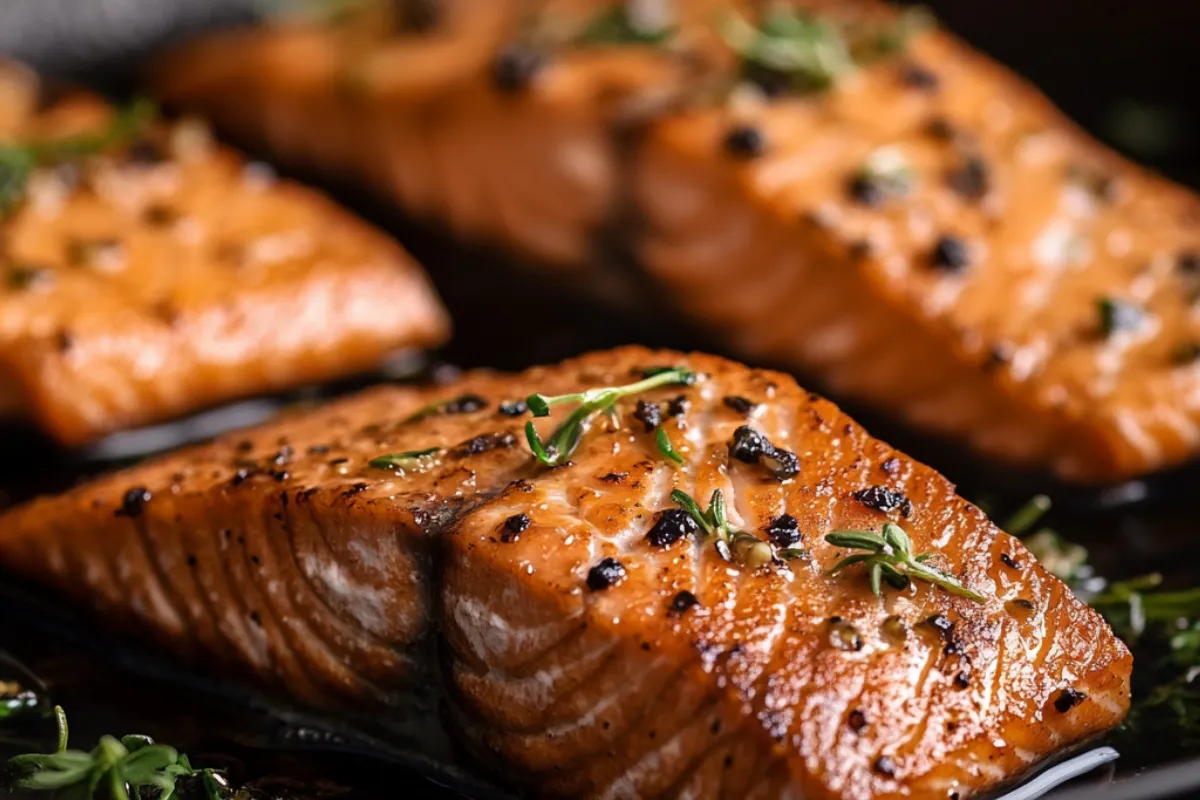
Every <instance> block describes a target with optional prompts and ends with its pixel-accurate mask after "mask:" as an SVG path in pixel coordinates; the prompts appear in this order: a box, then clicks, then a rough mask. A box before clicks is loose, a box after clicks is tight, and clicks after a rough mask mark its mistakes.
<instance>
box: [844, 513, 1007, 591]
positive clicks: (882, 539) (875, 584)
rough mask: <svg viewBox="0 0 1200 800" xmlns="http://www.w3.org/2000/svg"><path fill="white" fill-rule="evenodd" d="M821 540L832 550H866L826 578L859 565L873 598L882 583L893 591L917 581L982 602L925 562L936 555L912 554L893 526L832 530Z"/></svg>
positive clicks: (905, 537) (901, 531)
mask: <svg viewBox="0 0 1200 800" xmlns="http://www.w3.org/2000/svg"><path fill="white" fill-rule="evenodd" d="M825 541H827V542H829V543H830V544H832V545H834V546H835V547H844V548H850V549H854V550H866V551H867V552H865V553H856V554H854V555H850V556H847V557H846V558H843V559H842V560H841V561H839V562H838V563H837V564H836V565H835V566H834V568H833V569H832V570H830V572H829V574H830V575H836V574H838V573H839V572H841V571H842V570H844V569H846V568H848V567H851V566H854V565H855V564H863V565H864V566H866V567H867V575H868V578H869V580H870V583H871V591H872V592H874V594H875V596H876V597H882V596H883V588H882V582H883V581H884V580H886V581H887V583H888V585H890V586H893V587H895V588H903V587H905V586H907V585H908V583H909V581H910V580H914V579H915V580H921V581H925V582H927V583H931V584H933V585H935V586H940V587H941V588H943V589H945V590H946V591H947V592H949V593H950V594H953V595H958V596H959V597H965V598H967V599H968V600H974V601H975V602H977V603H982V602H984V600H985V599H986V598H985V597H984V596H983V595H982V594H980V593H979V592H977V591H975V590H974V589H970V588H968V587H966V586H964V585H963V583H962V581H960V580H959V579H958V578H956V577H954V576H953V575H951V574H950V573H948V572H946V571H945V570H942V569H941V568H939V567H937V566H934V565H933V564H931V563H929V562H930V561H932V560H933V559H934V558H935V557H936V556H937V554H936V553H922V554H920V555H913V552H912V540H911V539H909V538H908V534H907V533H906V532H905V530H904V529H903V528H901V527H900V526H899V525H896V524H895V523H891V522H885V523H884V524H883V531H882V532H881V533H873V532H871V531H854V530H846V531H834V532H833V533H830V534H827V535H826V536H825Z"/></svg>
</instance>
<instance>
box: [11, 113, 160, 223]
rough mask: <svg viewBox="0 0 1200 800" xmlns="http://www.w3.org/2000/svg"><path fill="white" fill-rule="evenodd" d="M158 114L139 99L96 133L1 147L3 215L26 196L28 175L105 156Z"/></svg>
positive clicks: (114, 115) (116, 114)
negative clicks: (41, 168) (43, 169)
mask: <svg viewBox="0 0 1200 800" xmlns="http://www.w3.org/2000/svg"><path fill="white" fill-rule="evenodd" d="M156 113H157V112H156V109H155V106H154V104H153V103H151V102H150V101H149V100H145V99H141V98H139V99H138V100H135V101H133V102H132V103H130V104H129V105H127V106H124V107H123V108H120V109H118V110H117V111H116V113H114V114H113V116H112V119H111V120H110V121H109V123H108V126H107V127H105V128H104V129H102V130H100V131H98V132H96V133H87V134H79V135H77V136H68V137H65V138H60V139H51V140H48V141H43V142H27V143H24V144H0V214H3V213H4V212H6V211H8V210H9V209H11V208H13V207H14V206H15V205H16V204H17V203H18V202H20V200H21V198H22V197H24V196H25V187H26V185H27V184H28V182H29V176H30V175H31V174H32V173H33V171H34V170H35V169H36V168H37V167H39V166H46V165H53V164H61V163H64V162H68V161H73V160H76V159H80V158H84V157H87V156H90V155H96V154H97V153H102V152H104V151H105V150H108V149H110V148H112V147H115V146H117V145H119V144H121V143H123V142H125V141H127V140H128V139H129V138H130V137H132V136H134V135H136V134H137V133H138V132H139V131H140V130H141V129H142V128H143V127H145V126H146V125H147V124H149V123H150V122H151V121H152V120H153V119H154V117H155V115H156Z"/></svg>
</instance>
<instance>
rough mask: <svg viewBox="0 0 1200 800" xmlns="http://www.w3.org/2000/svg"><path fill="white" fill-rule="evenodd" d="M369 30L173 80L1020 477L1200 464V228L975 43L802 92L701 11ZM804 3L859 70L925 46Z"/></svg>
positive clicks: (250, 124) (285, 38) (459, 13)
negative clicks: (657, 296) (876, 41)
mask: <svg viewBox="0 0 1200 800" xmlns="http://www.w3.org/2000/svg"><path fill="white" fill-rule="evenodd" d="M365 5H366V7H367V8H366V10H364V11H361V12H359V14H358V15H351V17H350V19H349V20H348V21H345V20H343V21H341V22H338V23H336V24H335V23H326V24H324V25H320V24H314V23H311V22H309V23H297V22H291V23H287V24H280V25H277V26H274V27H268V28H265V29H262V30H251V31H239V32H236V33H232V34H217V35H214V36H210V37H208V38H204V39H201V40H200V41H198V42H197V43H195V44H194V45H190V46H186V47H184V48H183V49H181V50H179V51H177V52H175V53H172V54H168V56H167V57H165V58H164V59H163V60H162V61H161V62H160V63H159V64H158V65H157V67H156V69H155V73H154V75H153V78H152V83H153V84H154V85H155V86H156V87H157V90H158V91H159V92H160V93H161V94H162V95H163V96H164V97H166V98H168V99H169V100H171V101H173V102H176V103H178V104H180V105H182V106H186V107H192V108H198V109H202V110H203V111H205V112H206V113H209V114H212V115H213V116H214V118H215V119H216V120H217V121H218V122H219V123H220V124H221V125H223V126H225V127H227V128H228V129H229V130H230V131H233V132H235V133H236V134H237V135H239V136H241V137H243V138H246V139H248V140H251V141H255V142H257V143H259V144H261V145H264V146H266V147H269V148H271V149H272V151H273V152H275V153H277V154H278V155H279V157H281V158H283V159H285V160H289V161H302V162H305V163H307V164H315V165H317V166H320V167H323V168H325V169H327V170H329V171H333V172H336V173H338V174H342V175H346V176H350V177H357V178H359V179H361V180H363V181H365V182H367V183H369V184H370V185H372V186H375V187H376V188H377V189H379V190H380V191H381V192H382V193H384V194H385V195H386V196H388V197H390V198H392V199H394V201H395V202H397V203H398V204H400V205H401V206H402V207H403V208H405V209H406V210H407V211H408V212H410V213H412V214H415V215H417V216H419V217H424V218H427V219H432V220H436V221H437V222H439V223H441V224H444V225H447V226H449V227H450V228H451V229H453V230H454V231H456V232H458V233H459V234H461V235H463V236H465V237H470V238H477V239H484V240H487V241H491V242H495V243H498V244H500V245H502V246H503V247H506V248H508V249H511V250H513V251H515V252H519V253H522V254H525V255H527V256H533V257H536V258H538V259H540V260H543V261H546V262H548V263H553V264H555V265H558V266H559V267H560V268H570V269H573V270H574V271H575V272H581V271H584V269H585V267H587V266H588V265H589V264H593V263H596V261H597V259H596V252H597V248H596V246H595V245H596V241H597V239H600V238H602V239H603V240H604V241H605V243H606V244H607V246H608V249H616V250H618V251H623V252H629V253H632V254H634V255H635V257H636V260H637V261H638V263H639V264H640V265H641V266H642V268H643V270H644V272H645V274H646V275H649V276H650V277H651V278H652V279H653V281H654V282H655V283H657V285H658V286H660V287H661V288H662V289H663V290H664V291H663V294H664V296H665V297H666V298H668V299H669V300H670V301H671V303H672V304H673V306H674V307H675V308H676V309H678V310H679V311H681V312H683V313H684V314H685V315H686V316H687V317H688V318H689V319H690V320H691V321H694V322H696V323H699V324H700V325H701V326H702V327H703V329H705V330H707V331H708V332H710V333H711V334H712V339H713V341H720V342H723V343H725V345H726V346H727V347H728V348H729V349H730V350H731V351H732V352H734V353H736V354H738V355H740V356H742V357H745V358H749V359H752V360H754V361H755V362H758V363H772V364H777V365H780V366H783V367H786V368H788V369H791V370H793V371H797V372H800V373H802V374H805V375H810V376H812V377H814V378H815V379H816V380H817V381H818V382H819V383H820V384H821V385H822V386H823V387H824V388H827V389H828V390H830V391H831V392H833V393H834V394H835V395H836V396H838V397H840V398H846V399H848V400H853V401H855V402H858V403H861V404H863V405H864V406H865V407H869V408H871V409H873V410H874V411H877V412H880V413H882V414H885V415H889V416H892V417H894V418H897V419H900V420H903V421H904V422H906V423H907V424H909V425H910V426H912V427H913V428H916V429H919V430H922V431H925V432H928V433H932V434H935V435H938V436H942V437H947V438H950V439H953V440H956V441H958V442H961V443H963V444H966V445H969V446H970V447H972V448H974V450H975V451H976V452H978V453H980V454H982V455H983V456H985V457H986V458H989V459H991V460H993V461H996V462H1001V463H1004V464H1009V465H1015V466H1017V467H1021V468H1025V469H1032V470H1038V471H1043V472H1047V473H1054V474H1056V475H1057V476H1058V477H1059V478H1062V479H1065V480H1067V481H1070V482H1077V483H1085V484H1106V483H1114V482H1119V481H1121V480H1124V479H1128V478H1131V477H1134V476H1138V475H1142V474H1145V473H1148V472H1152V471H1154V470H1158V469H1161V468H1166V467H1170V466H1173V465H1176V464H1180V463H1182V462H1184V461H1187V460H1190V459H1192V458H1193V457H1194V456H1195V455H1196V453H1197V448H1198V447H1200V426H1198V422H1200V402H1198V400H1197V398H1200V391H1198V389H1200V369H1197V367H1196V364H1197V354H1200V346H1198V345H1200V328H1198V326H1200V322H1197V319H1196V316H1195V315H1194V314H1192V313H1191V307H1192V302H1193V298H1194V296H1195V294H1196V288H1197V287H1196V285H1195V284H1196V274H1197V271H1198V270H1200V266H1198V265H1200V232H1198V231H1200V227H1198V226H1197V225H1196V221H1197V219H1200V203H1197V200H1196V198H1195V196H1194V195H1192V194H1191V193H1189V192H1188V191H1186V190H1184V189H1182V188H1180V187H1178V186H1175V185H1173V184H1171V183H1169V182H1167V181H1165V180H1163V179H1161V178H1159V177H1156V176H1154V175H1150V174H1147V173H1146V172H1145V171H1143V170H1141V169H1140V168H1138V167H1136V166H1134V165H1132V164H1130V163H1128V162H1126V161H1124V160H1123V159H1121V158H1119V157H1117V156H1116V155H1114V154H1113V153H1111V152H1109V151H1107V150H1106V149H1104V148H1102V147H1101V146H1100V145H1098V144H1097V143H1096V142H1095V141H1093V140H1092V139H1091V138H1089V137H1088V136H1087V135H1086V134H1084V133H1082V132H1081V131H1080V130H1078V129H1077V128H1076V127H1075V126H1074V125H1073V124H1072V123H1071V122H1070V121H1068V120H1067V119H1065V118H1064V117H1063V115H1062V114H1061V113H1060V112H1058V111H1057V110H1056V109H1055V108H1053V107H1052V106H1051V104H1050V103H1049V102H1048V101H1047V100H1046V99H1045V98H1044V97H1042V96H1041V95H1040V94H1039V93H1038V92H1037V91H1036V90H1035V89H1034V88H1032V87H1031V86H1029V85H1028V84H1026V83H1025V82H1024V81H1022V80H1020V79H1019V78H1017V77H1016V76H1014V75H1012V74H1011V73H1009V72H1008V71H1006V70H1005V69H1003V68H1002V67H1000V66H998V65H996V64H994V63H992V62H991V61H989V60H988V59H987V58H985V57H983V56H981V55H979V54H978V53H976V52H974V51H972V50H971V49H970V48H968V47H966V46H965V45H963V44H961V43H960V42H958V41H957V40H956V39H954V37H952V36H950V35H948V34H946V33H944V32H941V31H938V30H936V29H931V30H926V31H921V32H915V33H911V35H909V36H908V38H907V39H906V40H905V43H904V46H903V52H900V53H888V54H883V55H881V54H875V57H873V58H871V59H869V60H867V59H863V60H862V62H863V63H860V64H859V65H858V66H857V67H856V68H850V67H848V66H846V65H844V64H841V62H837V63H835V64H834V65H833V66H828V67H827V69H828V72H827V73H826V72H820V71H818V72H817V73H816V75H815V77H814V76H813V75H810V74H809V73H803V75H804V76H806V77H807V78H808V79H809V80H810V81H812V80H818V79H819V80H829V81H832V85H831V86H830V87H829V88H828V89H827V90H824V91H811V90H810V91H804V92H801V91H797V90H795V89H794V83H795V76H791V77H789V75H790V73H788V74H784V73H780V72H778V71H776V72H772V71H770V70H765V74H764V70H763V69H762V64H761V63H760V62H758V61H754V60H752V59H749V58H748V57H746V56H745V55H744V53H745V50H744V49H739V50H738V52H734V50H732V49H731V45H729V44H726V42H725V41H724V40H723V39H722V37H721V36H719V35H716V34H715V33H714V32H713V23H712V21H713V20H714V19H722V18H723V17H722V14H723V13H724V14H728V13H729V12H730V11H732V10H740V11H742V12H745V20H746V24H747V25H750V26H751V28H750V29H749V30H750V31H754V30H755V29H754V28H753V25H754V24H755V23H756V17H755V16H754V15H753V14H752V13H751V12H750V11H749V10H748V9H749V7H751V6H762V7H770V6H772V4H750V3H737V2H732V0H712V2H697V3H677V4H675V5H676V6H677V7H678V8H679V9H681V10H680V11H679V12H678V13H679V18H678V19H677V20H676V22H677V28H676V31H677V32H676V35H675V36H674V37H673V38H672V39H671V40H670V41H669V43H668V44H665V45H663V44H657V45H655V44H646V43H644V42H639V41H634V40H631V39H630V37H628V36H626V37H625V39H623V40H621V39H620V38H619V37H615V36H613V35H611V34H610V35H609V39H608V40H604V39H603V38H602V37H601V43H600V44H595V43H594V42H591V41H585V42H583V43H581V42H580V38H582V39H587V37H578V36H577V37H576V38H575V39H572V38H571V37H570V36H567V37H565V38H564V37H563V36H561V35H560V37H559V39H557V40H555V39H553V37H551V41H553V42H555V44H554V45H546V44H544V42H545V40H546V37H547V36H549V34H543V35H542V38H538V36H537V35H533V34H529V33H527V32H526V30H527V27H528V26H530V25H532V26H533V27H534V28H535V30H540V29H538V28H537V24H536V22H537V21H538V20H541V21H542V22H543V23H544V24H543V27H546V28H554V27H555V25H557V26H558V27H560V28H561V27H563V23H562V22H561V21H562V20H564V19H567V20H571V19H573V20H576V21H578V20H584V21H587V20H589V19H592V20H594V19H596V18H595V17H594V16H589V12H590V13H594V12H595V9H596V8H597V7H602V6H603V5H605V4H603V3H596V2H592V3H585V2H574V3H566V2H557V3H548V4H539V3H533V4H530V3H519V2H510V3H497V2H489V3H486V4H477V3H473V2H471V1H470V0H457V1H455V0H448V1H447V2H444V3H435V4H432V5H434V6H436V7H437V8H440V9H441V15H442V16H441V17H440V19H439V20H438V21H437V23H436V24H432V25H429V26H427V27H421V28H419V29H414V28H413V27H412V26H411V25H409V26H408V27H405V26H399V27H397V26H396V25H394V24H393V25H391V26H389V25H387V24H382V23H380V22H379V20H380V17H379V15H380V14H386V11H383V10H380V5H379V4H371V3H366V4H365ZM425 5H431V4H425ZM614 5H620V4H614ZM639 5H640V6H643V7H651V6H654V5H656V4H654V3H641V4H639V3H632V4H630V8H633V7H635V6H639ZM773 5H774V6H775V7H776V8H778V7H779V6H781V5H787V4H779V3H776V4H773ZM791 5H792V6H793V7H794V8H796V9H799V10H800V12H801V13H800V15H799V16H798V17H796V18H797V19H800V20H801V21H802V23H803V24H808V25H815V26H821V25H825V26H826V27H824V28H819V30H818V32H817V33H813V34H811V35H813V36H820V37H824V38H823V39H821V41H823V42H825V43H826V44H829V45H830V46H831V47H832V48H833V52H834V55H836V56H838V57H839V58H843V57H845V58H848V57H849V56H848V55H847V54H844V53H841V50H839V49H838V48H840V47H842V46H846V47H849V48H850V49H851V51H853V49H854V47H855V46H858V44H859V43H861V41H862V40H863V38H864V34H863V33H862V31H864V30H865V31H875V32H878V31H889V30H891V31H895V30H897V29H899V28H902V27H903V26H902V20H903V18H901V17H898V16H897V15H895V14H894V13H893V12H892V11H891V10H890V9H888V8H887V7H885V6H882V5H879V4H877V3H873V2H870V1H869V0H825V1H824V2H818V1H817V0H805V1H804V2H794V3H792V4H791ZM399 6H401V7H404V4H403V3H401V4H399ZM484 7H486V8H487V9H489V11H487V12H486V13H484V12H483V11H482V9H483V8H484ZM534 9H539V11H538V13H534ZM506 10H507V15H506ZM764 13H770V12H764ZM531 19H532V20H534V21H535V22H534V23H530V22H529V20H531ZM514 20H523V21H524V25H525V26H526V27H521V25H519V24H518V22H515V21H514ZM552 23H553V24H552ZM757 24H759V25H760V29H759V33H761V31H762V30H765V29H766V28H767V26H768V25H770V24H771V23H770V21H769V20H767V19H766V18H762V19H759V20H758V22H757ZM718 27H720V26H718ZM777 27H778V26H777ZM568 28H569V26H568ZM737 30H738V31H740V34H741V35H742V36H743V38H745V36H746V35H747V34H746V31H745V30H742V29H737ZM855 37H857V38H855ZM593 38H595V37H593ZM725 38H726V39H729V38H731V37H730V34H728V33H726V34H725ZM732 38H734V39H736V37H732ZM614 39H615V40H616V42H615V43H614ZM564 41H565V42H566V43H565V44H564ZM514 42H519V43H521V44H519V45H514V44H513V43H514ZM776 44H778V41H776ZM734 45H737V42H736V41H735V42H734ZM738 48H740V45H738ZM839 54H841V55H839ZM416 64H421V65H424V66H422V68H420V69H417V68H416V67H415V65H416ZM834 66H837V67H838V68H839V70H841V69H843V68H844V69H845V74H841V72H840V71H838V70H834V68H833V67H834ZM822 68H826V67H822ZM788 81H792V82H791V83H789V82H788ZM235 86H236V87H237V91H233V87H235ZM809 88H810V89H811V87H809ZM631 131H632V132H633V133H632V135H631ZM364 132H365V133H364ZM364 141H366V142H369V144H368V145H366V146H364V144H363V143H364ZM614 223H616V224H614ZM614 240H615V241H616V245H615V248H614V245H613V243H614ZM601 272H602V276H601V278H600V280H601V281H603V280H605V279H611V280H613V281H616V280H618V279H619V276H618V275H617V272H616V271H614V270H601ZM642 291H644V290H642Z"/></svg>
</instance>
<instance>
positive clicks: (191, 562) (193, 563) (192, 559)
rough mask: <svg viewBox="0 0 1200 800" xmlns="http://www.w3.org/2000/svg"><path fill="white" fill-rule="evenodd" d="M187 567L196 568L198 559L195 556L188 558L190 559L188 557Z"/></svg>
mask: <svg viewBox="0 0 1200 800" xmlns="http://www.w3.org/2000/svg"><path fill="white" fill-rule="evenodd" d="M187 565H188V566H189V567H194V566H196V557H195V556H188V557H187Z"/></svg>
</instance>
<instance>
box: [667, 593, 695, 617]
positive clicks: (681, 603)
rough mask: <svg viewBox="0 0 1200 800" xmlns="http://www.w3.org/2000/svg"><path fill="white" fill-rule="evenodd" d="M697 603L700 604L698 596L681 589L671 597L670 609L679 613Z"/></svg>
mask: <svg viewBox="0 0 1200 800" xmlns="http://www.w3.org/2000/svg"><path fill="white" fill-rule="evenodd" d="M698 605H700V600H699V598H697V597H696V595H694V594H692V593H691V592H689V591H682V592H680V593H679V594H677V595H675V597H673V598H671V610H672V611H676V612H678V613H680V614H682V613H683V612H685V611H687V610H688V609H690V608H692V607H693V606H698Z"/></svg>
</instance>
